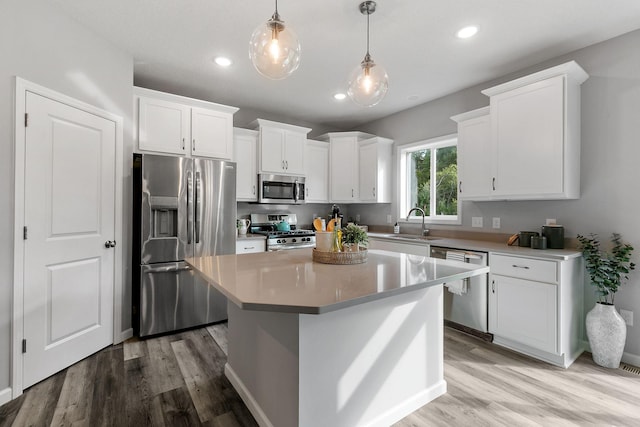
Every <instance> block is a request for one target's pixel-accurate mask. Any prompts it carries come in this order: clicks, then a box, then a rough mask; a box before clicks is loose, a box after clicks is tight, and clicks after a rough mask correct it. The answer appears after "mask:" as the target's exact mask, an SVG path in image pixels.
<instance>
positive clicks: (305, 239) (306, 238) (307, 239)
mask: <svg viewBox="0 0 640 427" xmlns="http://www.w3.org/2000/svg"><path fill="white" fill-rule="evenodd" d="M302 241H303V242H310V241H311V238H309V237H304V238H302Z"/></svg>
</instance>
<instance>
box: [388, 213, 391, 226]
mask: <svg viewBox="0 0 640 427" xmlns="http://www.w3.org/2000/svg"><path fill="white" fill-rule="evenodd" d="M387 224H391V215H387Z"/></svg>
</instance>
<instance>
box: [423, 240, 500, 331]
mask: <svg viewBox="0 0 640 427" xmlns="http://www.w3.org/2000/svg"><path fill="white" fill-rule="evenodd" d="M430 254H431V257H432V258H440V259H447V260H452V261H459V262H468V263H469V264H475V265H482V266H486V265H487V259H488V257H487V253H486V252H471V251H466V250H462V249H451V248H443V247H438V246H431V250H430ZM488 292H489V286H488V275H487V274H483V275H481V276H475V277H470V278H468V279H465V280H464V281H461V282H459V283H451V284H445V291H444V319H445V324H446V325H447V326H449V327H453V328H455V329H459V330H462V331H464V332H467V333H470V334H472V335H476V336H478V337H480V338H482V339H484V340H487V341H492V340H493V335H492V334H489V333H488V306H487V302H488V295H489V294H488Z"/></svg>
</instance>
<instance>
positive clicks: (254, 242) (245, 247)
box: [236, 238, 267, 255]
mask: <svg viewBox="0 0 640 427" xmlns="http://www.w3.org/2000/svg"><path fill="white" fill-rule="evenodd" d="M266 250H267V241H266V240H265V239H247V238H238V240H236V255H241V254H250V253H254V252H264V251H266Z"/></svg>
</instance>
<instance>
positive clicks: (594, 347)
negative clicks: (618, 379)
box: [578, 233, 635, 368]
mask: <svg viewBox="0 0 640 427" xmlns="http://www.w3.org/2000/svg"><path fill="white" fill-rule="evenodd" d="M578 241H579V242H580V248H581V249H582V254H583V256H584V260H585V264H586V267H587V271H588V272H589V276H590V278H591V284H592V285H593V286H595V287H596V294H597V295H598V302H597V303H596V305H595V307H594V308H593V309H592V310H591V311H590V312H589V313H587V319H586V326H587V337H588V338H589V344H590V345H591V352H592V354H593V361H594V362H595V363H597V364H598V365H600V366H604V367H605V368H617V367H618V366H619V365H620V359H622V353H623V352H624V344H625V341H626V338H627V325H626V324H625V322H624V319H622V317H621V316H620V314H618V312H617V310H616V308H615V306H614V305H613V303H614V296H615V293H616V292H617V291H618V288H619V287H620V285H621V284H622V282H623V280H628V279H629V276H628V274H629V272H630V271H631V270H633V269H634V268H635V264H634V263H633V262H631V253H632V252H633V246H631V245H630V244H628V243H623V242H622V237H621V236H620V234H618V233H613V235H612V236H611V242H612V243H613V247H612V249H611V251H610V252H604V251H602V250H601V249H600V241H599V240H598V236H597V235H595V234H591V235H589V237H585V236H581V235H578Z"/></svg>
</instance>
